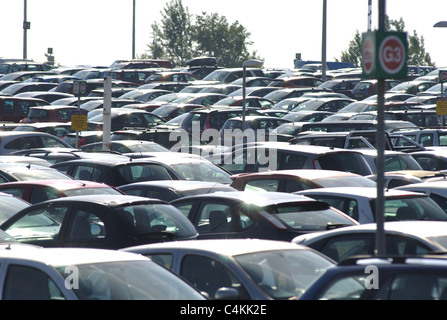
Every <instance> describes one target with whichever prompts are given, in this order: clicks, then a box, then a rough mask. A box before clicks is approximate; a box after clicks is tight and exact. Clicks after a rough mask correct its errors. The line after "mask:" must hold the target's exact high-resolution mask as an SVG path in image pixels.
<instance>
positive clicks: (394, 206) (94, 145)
mask: <svg viewBox="0 0 447 320" xmlns="http://www.w3.org/2000/svg"><path fill="white" fill-rule="evenodd" d="M133 62H134V63H135V64H133V65H132V68H129V69H126V67H128V66H130V62H128V61H127V62H126V61H117V62H116V63H114V65H113V66H111V67H110V68H95V70H92V69H85V68H83V69H82V68H81V70H79V69H78V70H77V71H76V72H81V71H82V72H81V73H78V74H77V75H76V73H75V70H70V71H68V68H60V70H58V71H60V72H62V69H65V71H66V72H70V73H71V74H70V76H71V77H72V76H74V78H75V79H83V80H86V81H87V83H89V84H90V83H94V82H96V83H97V84H98V87H97V88H99V89H92V90H91V91H90V95H91V96H90V97H82V98H78V97H73V96H70V95H72V94H71V90H72V89H71V88H72V87H71V86H72V84H73V79H68V78H66V79H63V80H62V78H63V77H58V80H55V79H53V80H52V81H56V82H57V83H55V84H56V85H55V86H53V88H54V90H53V91H48V90H47V91H39V93H35V95H38V94H42V95H43V94H47V95H48V97H49V95H50V94H53V93H54V94H55V95H54V96H53V98H55V97H56V94H59V93H61V92H62V91H59V93H58V90H67V91H66V92H62V93H64V94H65V95H66V97H64V98H62V99H56V98H55V100H53V101H52V102H50V101H48V100H44V102H43V104H42V105H39V106H37V105H36V106H32V107H30V108H29V112H28V113H27V117H26V120H23V121H21V122H19V121H20V120H22V119H23V118H20V119H16V120H14V121H9V122H4V123H3V131H1V132H0V182H1V183H0V197H1V198H2V200H1V201H0V208H2V210H1V215H0V220H1V221H0V229H1V230H2V231H1V233H0V235H1V237H2V246H1V248H2V249H4V250H1V249H0V261H1V262H0V263H1V265H2V266H3V267H2V269H1V272H2V273H3V275H2V276H0V279H4V280H2V281H3V282H2V286H3V287H4V289H3V290H0V294H1V298H2V299H27V300H30V299H56V300H62V299H120V300H123V299H157V300H167V299H175V300H196V299H199V300H200V299H221V300H230V299H242V300H269V299H288V300H290V299H312V300H313V299H404V300H414V299H444V298H445V294H444V291H446V292H447V290H444V289H445V287H446V282H445V274H446V271H445V262H444V260H445V257H444V255H442V254H441V252H443V251H445V241H444V238H445V237H446V231H444V229H445V228H443V225H444V223H446V222H445V221H446V220H447V201H446V199H447V193H446V191H445V188H446V187H445V186H444V184H445V181H444V180H445V173H444V172H443V171H442V169H441V167H440V166H439V167H435V166H434V165H433V164H434V163H441V161H438V162H437V161H436V160H428V158H427V157H428V154H436V155H437V156H439V155H441V154H442V147H436V146H432V145H429V143H428V142H423V141H425V140H427V141H428V140H429V138H427V137H426V136H423V135H422V137H421V139H422V140H418V139H419V138H415V137H413V136H411V134H414V133H415V132H418V133H419V132H421V133H422V132H426V133H427V134H428V133H429V132H428V131H425V130H432V131H431V133H432V134H433V136H432V138H433V139H432V141H433V140H437V141H438V145H442V143H443V141H444V139H443V138H441V137H442V136H443V135H442V129H434V128H431V129H425V128H426V127H428V126H424V129H423V130H422V126H421V125H420V124H418V123H415V122H412V121H410V118H409V117H408V118H406V119H405V120H403V118H398V117H397V116H396V118H390V119H388V120H387V121H386V126H387V133H386V142H387V150H386V153H385V155H386V160H385V169H386V180H387V181H386V182H387V190H386V193H385V220H386V222H385V231H386V256H385V257H377V256H375V254H374V250H375V230H376V228H375V226H376V225H375V222H376V221H375V202H376V197H377V189H376V182H375V179H376V177H375V174H376V167H375V159H376V157H377V151H376V150H375V125H376V122H375V120H368V122H365V121H360V120H347V118H342V119H341V121H334V119H333V120H331V119H330V117H331V116H334V117H335V116H340V115H342V114H345V113H344V112H343V113H338V112H335V111H334V110H335V109H334V110H332V111H328V110H326V111H323V110H314V109H318V108H319V107H316V105H320V106H325V107H324V108H329V106H331V105H335V104H338V103H339V102H343V104H344V105H345V106H346V107H350V108H352V109H351V111H350V113H349V116H351V113H356V114H357V115H359V116H360V115H366V113H365V112H362V111H358V110H357V109H355V111H353V110H354V107H352V106H353V105H355V104H360V103H365V105H367V106H369V107H370V108H371V109H374V107H377V105H376V102H365V101H364V100H361V101H359V99H360V97H357V98H358V99H356V98H355V97H354V95H353V93H354V91H349V92H350V93H349V92H348V91H346V92H345V93H343V95H344V97H342V96H340V95H341V93H340V92H336V90H335V89H334V88H335V87H330V86H329V85H330V82H331V81H334V83H338V84H343V82H345V84H348V82H349V83H350V82H351V81H350V80H349V81H348V79H354V78H352V77H348V76H347V74H345V78H344V80H338V79H337V77H339V76H341V72H334V73H333V74H331V77H330V78H331V79H330V80H328V81H326V82H322V81H321V79H319V78H318V76H317V74H313V75H312V76H310V75H309V74H308V73H309V71H303V70H301V71H300V70H293V71H290V70H261V69H254V70H251V69H250V70H249V72H251V71H253V72H256V73H253V74H251V73H250V75H249V76H248V77H247V79H246V80H247V87H246V89H247V90H246V93H247V96H246V99H244V100H245V102H246V103H247V105H246V108H242V105H241V104H242V101H243V99H242V98H241V96H240V95H241V86H242V82H241V76H242V73H241V71H242V70H236V69H231V70H230V69H227V68H220V67H217V66H216V65H215V61H214V60H212V59H209V60H205V61H203V60H202V62H206V63H205V65H201V66H193V65H190V66H189V67H188V71H196V72H197V73H194V74H195V76H196V77H198V78H202V77H200V76H199V75H198V74H199V72H201V74H205V73H207V74H208V75H209V76H210V77H209V78H208V79H207V76H203V79H195V80H191V79H189V80H181V81H178V80H179V79H177V80H176V81H171V80H174V79H169V78H164V79H163V76H174V75H176V76H180V74H181V73H187V72H186V70H183V71H182V70H174V69H172V68H170V67H169V66H167V65H165V66H161V65H160V64H158V65H155V63H163V62H162V61H158V62H154V61H150V62H148V61H146V62H147V63H152V65H151V66H150V67H148V65H147V64H146V65H145V63H143V62H141V61H139V62H141V64H142V65H141V66H140V67H142V69H133V68H135V66H136V63H137V61H133ZM192 64H194V62H192ZM144 67H148V68H144ZM149 69H150V70H149ZM167 69H169V71H168V70H167ZM193 69H194V70H193ZM120 70H145V71H148V72H152V73H151V74H150V75H147V76H145V77H144V80H142V82H143V83H144V82H146V83H144V84H137V83H133V84H131V82H130V81H128V82H120V81H122V78H120V77H121V76H120V75H123V74H124V72H121V71H120ZM52 72H53V73H56V72H57V71H56V70H53V71H52ZM104 72H108V73H107V74H108V75H110V76H113V77H116V80H114V89H113V90H112V94H113V95H116V96H115V97H114V98H113V99H112V131H113V132H112V134H111V142H110V144H108V145H107V146H105V145H104V144H103V142H102V139H103V132H102V113H103V110H102V107H103V99H102V97H103V94H104V92H103V90H101V86H102V85H103V82H102V81H103V79H101V78H98V77H104V74H105V73H104ZM261 72H262V74H261ZM189 73H191V74H192V72H189ZM350 73H351V76H352V75H353V74H355V71H351V72H350ZM81 74H82V75H83V76H82V77H81ZM281 75H283V76H281ZM51 76H53V75H48V77H47V78H40V79H41V80H42V79H46V80H48V81H49V82H51V81H50V80H49V79H50V77H51ZM36 77H37V76H36ZM39 77H44V76H43V75H41V76H39ZM45 77H46V76H45ZM89 77H91V78H96V79H92V80H87V79H88V78H89ZM151 77H152V78H151ZM292 78H293V80H294V81H297V82H296V83H298V82H299V81H300V80H302V81H303V82H302V84H296V83H295V84H292V82H291V81H289V80H292ZM295 78H296V79H295ZM32 79H33V77H31V78H28V80H29V81H28V80H20V81H19V82H20V83H32V82H33V80H32ZM34 79H35V80H36V78H34ZM141 79H143V78H141ZM230 79H231V80H230ZM41 80H39V81H38V82H40V81H41ZM354 80H355V81H357V80H358V81H357V83H358V84H361V83H366V82H368V81H364V80H361V79H354ZM5 81H6V80H5ZM14 81H15V80H14ZM199 81H200V82H202V83H200V82H199ZM210 81H213V82H212V83H211V82H210ZM310 81H311V82H310ZM417 81H419V80H417ZM1 82H2V79H0V83H1ZM140 82H141V80H140ZM230 82H231V83H230ZM205 83H206V84H205ZM216 83H218V84H216ZM252 83H253V86H251V84H252ZM435 83H436V82H435ZM13 85H14V84H11V85H10V86H8V87H6V89H7V88H11V87H12V86H13ZM126 85H128V87H127V89H128V90H127V89H126ZM146 85H148V86H149V87H151V88H150V89H144V88H142V86H146ZM162 85H165V86H166V87H164V88H161V86H162ZM323 85H326V86H327V87H325V88H323ZM158 86H160V87H158ZM168 86H170V87H168ZM291 86H301V87H294V88H292V87H291ZM157 87H158V88H157ZM286 87H288V88H286ZM57 88H59V89H57ZM62 88H65V89H62ZM421 88H422V87H421ZM6 89H5V90H6ZM143 90H152V91H147V92H146V91H145V92H144V94H146V98H141V97H142V96H138V95H137V93H140V91H143ZM158 90H160V91H158ZM161 90H163V91H161ZM199 90H205V91H206V90H211V91H212V92H211V94H210V93H209V92H205V91H202V92H201V93H197V91H199ZM231 90H233V91H232V92H231ZM238 90H239V93H238ZM125 91H127V92H126V93H124V92H125ZM421 91H422V89H421ZM261 92H264V93H265V95H264V96H262V97H261V96H260V95H261ZM268 92H269V93H268ZM279 93H281V94H279ZM371 93H372V92H371ZM0 94H2V92H0ZM151 94H153V95H152V96H151ZM273 94H277V95H276V96H274V95H273ZM287 94H296V95H297V97H294V98H289V96H287ZM406 94H407V93H406ZM30 95H31V94H30ZM125 95H128V96H127V97H125ZM269 95H271V96H270V97H271V98H268V96H269ZM18 96H19V94H14V95H12V96H6V95H5V96H4V97H0V100H2V99H3V98H4V100H2V101H7V99H15V98H20V99H24V100H25V99H41V98H42V97H43V96H41V98H37V97H36V96H34V97H33V98H30V97H27V98H25V97H23V96H22V97H18ZM298 96H299V97H298ZM396 96H397V95H396ZM396 96H393V97H396ZM149 97H150V98H149ZM274 97H275V98H274ZM389 97H390V99H392V98H391V95H390V96H389ZM417 97H419V98H421V97H422V95H420V96H417ZM252 98H253V99H252ZM48 99H49V98H48ZM138 99H147V100H146V101H143V100H138ZM190 99H193V100H190ZM289 99H294V100H293V101H294V102H293V103H291V102H290V103H289V102H288V101H287V100H289ZM10 101H12V100H10ZM372 101H373V100H372ZM427 101H428V100H427ZM433 101H434V100H431V103H433ZM261 102H262V103H265V104H261ZM292 105H293V108H292ZM404 105H405V108H404V107H403V106H404ZM410 105H411V106H412V108H413V109H417V108H419V109H417V110H416V111H414V110H410V108H409V107H408V109H406V108H407V107H406V106H410ZM62 106H64V107H66V108H67V110H65V111H64V112H62V110H63V108H62ZM286 106H287V107H286ZM289 106H290V107H289ZM305 106H309V107H305ZM429 106H430V104H425V105H424V104H422V102H421V101H419V102H418V103H410V102H402V103H401V102H394V103H387V108H388V109H389V112H390V114H398V112H397V111H396V110H395V108H396V109H398V108H401V109H404V110H400V111H402V112H401V113H403V114H407V115H409V114H411V113H412V112H413V111H414V113H418V114H422V113H424V114H426V113H427V112H428V111H426V110H425V109H431V107H429ZM1 108H2V107H1V106H0V109H1ZM69 108H71V109H70V110H77V109H78V108H83V109H84V110H86V111H87V112H88V113H87V117H88V123H89V130H87V131H82V132H73V131H72V130H71V123H70V120H71V113H70V112H69V111H68V109H69ZM295 108H297V109H296V110H295V111H292V110H294V109H295ZM308 108H309V109H308ZM330 108H335V107H330ZM371 109H370V110H368V112H369V113H371V111H374V110H371ZM3 110H4V109H3ZM169 110H170V112H168V111H169ZM340 110H342V108H340ZM421 110H422V111H421ZM162 111H163V112H162ZM243 112H245V115H246V117H245V121H246V123H248V126H249V127H250V128H252V129H256V130H265V132H266V133H267V134H266V135H265V136H263V135H261V136H262V137H264V139H258V137H255V139H254V140H253V141H249V142H247V143H245V144H244V145H237V144H235V143H234V142H235V141H234V140H233V137H227V136H225V129H227V130H234V129H237V128H240V129H242V128H243V127H242V123H241V121H242V118H241V117H242V114H243ZM317 112H318V113H317ZM362 113H363V114H362ZM57 114H61V115H63V116H61V118H57V116H55V115H57ZM298 114H299V115H300V116H303V118H301V119H300V120H298V121H296V118H295V119H292V118H289V119H288V118H287V117H292V116H298ZM427 114H428V113H427ZM137 115H138V116H137ZM140 115H141V116H140ZM317 116H318V117H320V118H317ZM327 116H330V117H327ZM345 116H348V113H347V112H346V114H345ZM52 117H54V118H52ZM305 117H307V118H305ZM438 118H439V117H438V116H436V119H438ZM62 119H64V121H61V120H62ZM117 119H120V120H117ZM323 119H324V120H323ZM326 119H328V120H326ZM335 119H339V120H340V118H337V117H335ZM53 121H54V122H53ZM197 125H198V126H197ZM287 125H289V126H290V125H295V126H297V127H299V128H300V129H299V130H298V131H297V132H291V131H289V132H284V131H281V130H280V129H281V128H284V127H285V126H287ZM197 129H198V131H196V130H197ZM208 129H214V131H207V130H208ZM321 131H324V132H321ZM329 131H330V132H329ZM185 132H186V133H187V135H186V136H187V139H186V140H187V143H186V144H181V145H179V141H178V140H177V139H174V140H173V139H172V136H173V135H175V134H176V133H185ZM207 132H219V136H218V137H217V138H221V142H222V141H223V142H224V143H223V144H213V143H211V142H210V141H209V140H207V139H205V135H206V133H207ZM435 134H436V136H435ZM417 136H418V137H419V136H421V135H419V134H418V135H417ZM179 137H180V138H182V136H179ZM265 137H267V138H268V139H265ZM435 137H439V139H437V138H435ZM227 138H229V140H228V139H227ZM270 138H271V140H276V141H268V140H270ZM180 140H181V139H180ZM266 140H267V141H266ZM228 141H229V142H228ZM194 142H195V143H194ZM197 142H199V143H197ZM207 142H208V143H207ZM225 142H227V143H225ZM175 147H177V149H178V150H177V149H175ZM433 159H440V158H433ZM428 163H430V164H431V166H429V165H428ZM423 165H424V167H423ZM425 165H427V166H425ZM362 255H363V256H365V257H361V256H362ZM11 261H13V263H12V262H11ZM74 266H75V267H76V268H77V269H78V270H79V271H80V272H79V278H78V279H77V280H79V286H73V287H71V288H70V287H67V286H66V285H65V284H66V280H67V279H69V278H70V275H71V273H69V272H68V271H67V268H69V267H70V268H73V267H74ZM371 266H373V267H374V268H377V270H378V272H377V273H374V276H375V275H377V277H376V278H371V277H369V278H368V280H370V281H371V279H372V280H373V282H369V283H370V284H371V285H374V284H375V283H376V282H375V281H377V283H380V286H378V287H375V286H373V288H371V286H370V285H367V284H366V282H365V279H366V278H367V277H368V275H369V274H368V273H365V270H369V269H368V268H370V267H371ZM70 270H71V269H70ZM374 270H376V269H374ZM30 279H31V280H30ZM25 280H26V281H25ZM30 284H34V285H35V286H34V287H33V288H32V289H29V290H28V289H25V287H27V286H26V285H30ZM371 289H372V290H371Z"/></svg>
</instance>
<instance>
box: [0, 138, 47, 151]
mask: <svg viewBox="0 0 447 320" xmlns="http://www.w3.org/2000/svg"><path fill="white" fill-rule="evenodd" d="M40 147H41V145H40V140H37V139H36V137H26V138H18V139H15V140H12V141H11V142H8V143H7V144H5V149H17V150H24V149H33V148H40Z"/></svg>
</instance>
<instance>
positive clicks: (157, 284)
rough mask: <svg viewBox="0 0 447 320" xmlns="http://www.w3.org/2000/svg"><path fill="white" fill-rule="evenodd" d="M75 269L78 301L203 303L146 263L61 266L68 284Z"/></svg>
mask: <svg viewBox="0 0 447 320" xmlns="http://www.w3.org/2000/svg"><path fill="white" fill-rule="evenodd" d="M73 268H75V270H76V274H77V276H78V278H77V279H78V286H73V289H74V291H75V293H76V295H77V296H78V298H79V299H81V300H202V299H205V298H204V297H203V296H202V295H200V294H199V292H198V291H196V290H195V289H193V288H192V287H190V286H189V285H187V284H186V283H185V282H183V281H182V280H180V279H179V278H178V277H177V276H176V275H174V274H173V273H171V272H169V271H168V270H166V269H164V268H163V267H161V266H159V265H157V264H156V263H153V262H151V261H150V260H148V261H123V262H121V261H117V262H107V263H88V264H81V265H70V266H60V267H58V271H59V272H60V274H61V275H62V276H63V277H64V278H65V279H66V280H68V279H69V278H68V277H69V276H72V275H73V273H72V272H67V270H73Z"/></svg>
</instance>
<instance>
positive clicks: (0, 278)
mask: <svg viewBox="0 0 447 320" xmlns="http://www.w3.org/2000/svg"><path fill="white" fill-rule="evenodd" d="M0 265H1V266H2V268H1V269H0V286H1V288H2V290H1V292H0V298H1V300H84V299H87V300H91V299H94V300H98V299H101V300H169V299H174V300H185V299H187V300H202V299H205V298H204V296H202V295H201V294H200V293H199V292H198V291H196V290H195V289H194V288H192V287H191V286H190V285H189V284H187V283H186V282H184V281H183V280H181V279H180V278H178V277H177V276H175V275H174V274H173V273H171V272H169V271H167V270H166V269H164V268H163V267H161V266H159V265H157V264H156V263H154V262H152V261H151V260H150V259H148V258H146V257H143V256H141V255H137V254H132V253H127V252H120V251H115V250H104V249H86V248H39V247H31V246H29V247H28V246H23V245H14V244H11V245H9V246H8V247H3V250H0Z"/></svg>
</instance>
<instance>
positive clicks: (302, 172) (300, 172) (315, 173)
mask: <svg viewBox="0 0 447 320" xmlns="http://www.w3.org/2000/svg"><path fill="white" fill-rule="evenodd" d="M236 176H237V177H239V176H240V177H250V176H293V177H302V178H307V179H314V178H320V177H345V176H358V174H356V173H352V172H347V171H338V170H325V169H318V170H315V169H290V170H275V171H262V172H247V173H241V174H238V175H236Z"/></svg>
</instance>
